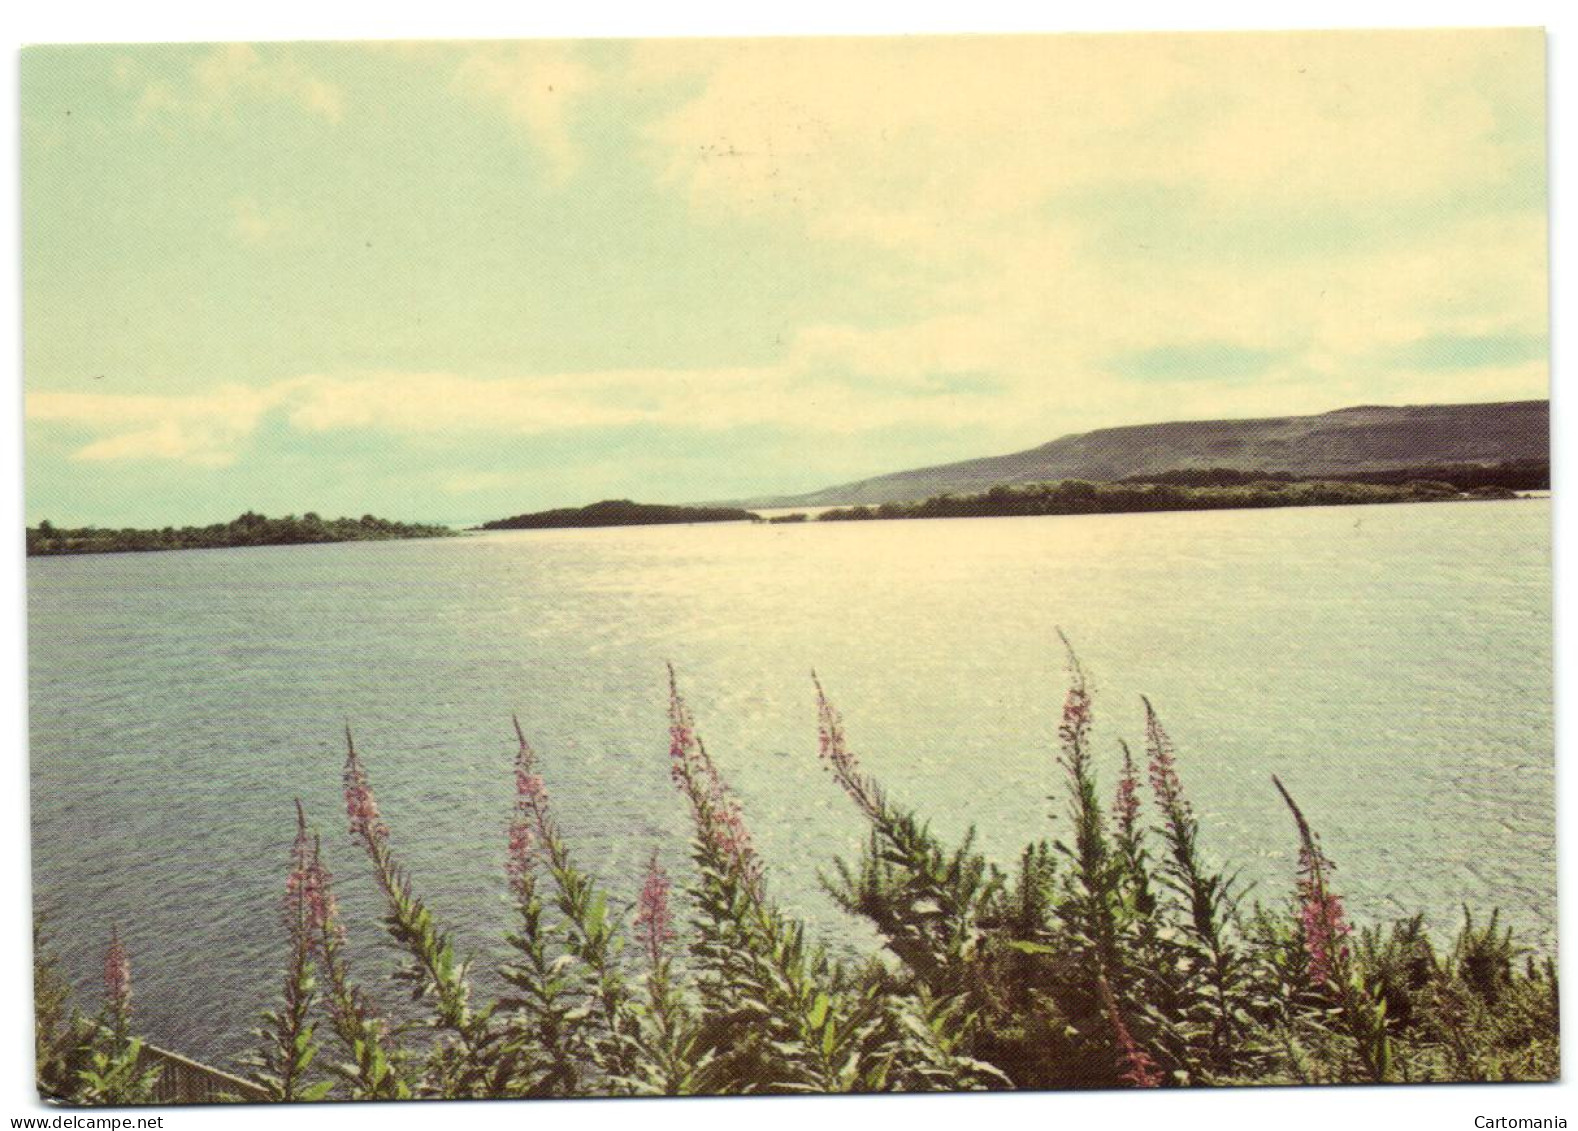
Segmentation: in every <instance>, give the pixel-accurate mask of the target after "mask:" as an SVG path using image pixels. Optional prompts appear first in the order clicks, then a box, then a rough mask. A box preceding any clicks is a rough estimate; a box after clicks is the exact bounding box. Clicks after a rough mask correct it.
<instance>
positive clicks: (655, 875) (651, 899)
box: [636, 849, 676, 967]
mask: <svg viewBox="0 0 1578 1131" xmlns="http://www.w3.org/2000/svg"><path fill="white" fill-rule="evenodd" d="M669 886H670V885H669V879H668V874H667V873H666V872H664V871H663V869H662V867H660V866H659V864H658V854H657V850H656V849H654V850H653V852H652V858H651V859H650V860H649V861H647V876H646V882H645V883H644V884H642V885H641V899H640V902H639V903H638V904H637V910H636V939H637V941H638V942H640V944H641V946H642V948H643V949H644V950H645V951H646V952H647V958H648V960H649V961H650V962H651V963H652V965H653V966H654V967H657V966H659V965H660V964H661V963H662V961H663V950H664V947H666V946H667V945H668V944H669V943H671V942H673V941H674V939H675V938H676V936H675V934H674V929H673V920H672V918H671V916H670V914H669V907H668V893H669Z"/></svg>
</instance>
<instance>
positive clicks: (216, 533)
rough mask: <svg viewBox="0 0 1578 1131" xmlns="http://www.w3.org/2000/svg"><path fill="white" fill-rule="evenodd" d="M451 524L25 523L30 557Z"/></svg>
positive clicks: (436, 534) (388, 534)
mask: <svg viewBox="0 0 1578 1131" xmlns="http://www.w3.org/2000/svg"><path fill="white" fill-rule="evenodd" d="M457 535H458V532H457V531H455V530H452V529H450V528H449V527H447V526H434V525H429V524H424V523H410V522H391V521H390V520H389V519H386V518H375V517H374V516H373V515H370V514H364V515H362V517H361V518H330V519H325V518H322V517H320V516H319V515H317V514H315V513H313V512H312V511H308V512H307V513H306V514H304V515H302V516H301V517H300V518H297V517H296V516H295V515H293V514H289V515H286V516H285V517H284V518H268V517H266V516H264V515H261V514H256V513H254V512H252V511H247V512H246V513H245V514H243V515H241V516H239V517H238V518H235V519H232V520H231V521H230V522H216V523H214V524H213V525H211V526H183V527H180V528H176V527H173V526H166V527H165V528H164V529H162V530H141V529H136V528H131V527H128V528H126V529H123V530H113V529H101V528H99V527H96V526H83V527H76V528H67V527H56V526H55V525H53V524H52V523H50V522H49V521H47V520H46V521H43V522H40V523H39V524H38V525H37V526H30V527H28V528H27V556H28V557H30V558H31V557H51V556H57V555H62V554H119V553H143V552H154V551H164V550H212V549H233V548H236V547H242V546H300V545H308V544H313V543H319V542H385V541H390V540H393V539H399V538H452V537H456V536H457Z"/></svg>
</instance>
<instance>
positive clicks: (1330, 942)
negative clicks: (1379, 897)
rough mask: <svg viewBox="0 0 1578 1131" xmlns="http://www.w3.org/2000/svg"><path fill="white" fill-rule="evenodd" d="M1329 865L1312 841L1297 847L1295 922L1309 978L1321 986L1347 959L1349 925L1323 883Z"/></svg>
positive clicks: (1337, 898) (1324, 882)
mask: <svg viewBox="0 0 1578 1131" xmlns="http://www.w3.org/2000/svg"><path fill="white" fill-rule="evenodd" d="M1332 868H1333V865H1332V863H1331V861H1329V860H1327V859H1326V858H1325V857H1324V856H1323V855H1322V854H1321V851H1320V846H1319V845H1317V844H1314V843H1313V842H1312V843H1310V844H1308V845H1306V846H1304V847H1303V848H1301V849H1299V878H1298V897H1299V925H1300V926H1301V927H1302V928H1303V934H1304V952H1305V955H1306V957H1307V959H1308V967H1307V968H1308V972H1309V979H1310V981H1311V982H1312V983H1313V984H1315V985H1317V986H1324V985H1325V984H1326V983H1327V982H1328V981H1330V980H1331V978H1332V974H1333V972H1334V970H1335V969H1336V968H1337V967H1338V966H1340V965H1342V964H1345V963H1346V962H1347V960H1348V943H1347V938H1348V936H1349V935H1350V934H1351V933H1352V931H1353V928H1352V927H1350V926H1349V925H1348V915H1347V912H1346V911H1344V909H1343V906H1342V900H1341V898H1339V897H1338V895H1337V894H1336V893H1335V892H1333V891H1332V890H1331V889H1330V888H1329V887H1327V878H1328V876H1329V874H1330V872H1331V871H1332Z"/></svg>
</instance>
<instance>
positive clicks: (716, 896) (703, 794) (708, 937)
mask: <svg viewBox="0 0 1578 1131" xmlns="http://www.w3.org/2000/svg"><path fill="white" fill-rule="evenodd" d="M668 674H669V772H670V776H671V777H672V779H673V782H674V785H675V787H676V788H677V789H678V790H679V791H680V792H681V793H682V794H683V795H684V796H685V798H686V800H687V801H688V802H689V803H690V810H691V818H692V820H693V822H694V825H695V830H696V836H695V839H694V840H693V842H692V845H693V855H694V859H695V862H696V869H697V873H698V875H699V882H698V883H697V885H696V886H695V888H693V889H692V895H693V897H694V900H695V903H696V907H697V910H698V912H699V915H698V920H697V932H696V939H695V942H694V943H693V945H692V948H691V949H692V953H693V954H694V955H695V957H696V960H697V967H698V970H699V972H700V975H701V976H700V984H699V989H700V992H701V996H702V1001H703V1006H704V1012H705V1016H704V1017H703V1019H702V1025H703V1026H704V1027H706V1028H708V1030H709V1033H710V1041H711V1043H710V1045H709V1046H708V1048H707V1049H705V1050H704V1051H706V1052H709V1053H712V1054H714V1055H716V1056H717V1057H718V1059H719V1061H720V1062H723V1063H722V1064H721V1065H720V1071H723V1072H724V1073H725V1074H726V1075H728V1076H730V1077H733V1078H737V1079H745V1080H754V1081H755V1087H756V1088H757V1089H764V1090H775V1091H806V1090H809V1091H848V1090H850V1089H851V1088H854V1087H857V1086H859V1076H858V1073H852V1072H849V1071H847V1069H848V1067H849V1061H850V1058H851V1056H852V1055H853V1054H854V1049H853V1047H852V1044H851V1041H852V1038H853V1037H854V1036H855V1032H856V1029H855V1027H854V1026H852V1024H851V1023H852V1017H851V1015H849V1014H848V1013H846V1010H845V1008H844V1007H843V1003H842V1001H841V999H840V997H839V995H837V994H836V993H834V992H833V989H832V987H831V986H830V985H829V984H828V982H829V979H830V978H831V975H832V967H831V963H830V962H829V960H828V959H827V957H826V955H825V953H824V952H822V951H821V950H820V948H814V947H811V946H809V945H808V944H807V942H806V939H805V928H804V925H803V924H800V923H798V922H794V921H792V920H790V919H789V918H788V917H786V916H784V915H783V914H782V913H781V912H780V911H779V910H778V909H777V908H776V907H775V906H773V905H772V904H771V903H770V902H769V901H768V900H767V896H766V890H765V884H764V882H763V876H762V866H761V861H760V859H759V858H758V857H757V855H756V851H755V848H754V847H753V845H752V843H751V837H750V833H749V831H748V830H747V828H746V826H745V820H744V815H743V813H742V811H741V809H740V805H739V802H738V801H737V800H736V799H735V797H734V795H733V793H732V792H731V791H730V789H729V787H728V785H727V783H726V782H725V781H724V780H723V776H722V775H721V774H720V773H719V772H718V768H717V766H716V765H715V764H714V762H713V761H712V758H711V756H710V755H709V754H708V753H707V748H706V746H705V745H704V744H703V743H702V740H701V737H700V735H698V734H697V733H696V723H695V719H694V717H693V716H692V715H691V712H690V708H689V707H688V706H687V705H686V703H685V700H684V698H683V697H682V696H681V695H680V693H679V680H678V677H677V676H676V675H675V672H674V668H673V666H672V665H670V666H669V670H668Z"/></svg>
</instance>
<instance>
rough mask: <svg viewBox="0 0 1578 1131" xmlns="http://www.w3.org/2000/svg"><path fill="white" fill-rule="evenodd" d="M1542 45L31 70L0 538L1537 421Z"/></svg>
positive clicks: (77, 54) (1457, 40) (966, 45)
mask: <svg viewBox="0 0 1578 1131" xmlns="http://www.w3.org/2000/svg"><path fill="white" fill-rule="evenodd" d="M1544 52H1545V42H1544V38H1543V36H1542V35H1541V34H1540V33H1539V32H1537V31H1467V32H1463V31H1459V32H1421V31H1406V32H1350V33H1274V34H1248V33H1240V34H1187V35H1185V34H1168V35H1150V36H1146V35H1133V34H1127V35H1058V36H1011V37H1003V36H979V37H965V38H960V37H908V38H888V39H859V38H844V39H742V40H711V41H708V40H688V41H686V40H651V41H616V40H596V41H570V40H561V41H531V42H507V41H505V42H433V43H362V44H321V43H319V44H310V43H283V44H280V43H274V44H255V45H250V46H249V45H181V46H142V45H139V46H99V47H35V48H30V49H28V50H26V51H25V52H24V54H23V56H22V62H21V79H22V94H21V99H22V114H21V135H22V169H21V180H22V217H23V335H24V338H23V343H24V345H23V357H24V378H25V405H24V425H25V450H26V492H27V500H26V509H27V518H28V520H29V521H30V522H37V521H38V520H40V519H44V518H48V519H50V520H51V521H53V522H55V523H56V524H57V525H76V524H86V523H96V524H98V525H104V526H122V525H151V526H163V525H166V524H175V525H181V524H185V523H206V522H214V521H223V520H227V519H229V518H231V517H234V516H235V515H236V514H238V513H240V512H241V511H242V510H245V509H249V508H250V509H254V510H259V511H262V512H264V513H268V514H284V513H297V514H300V513H303V512H306V511H317V512H319V513H322V514H325V515H339V514H352V515H360V514H363V513H369V512H370V513H374V514H379V515H384V516H387V517H392V518H404V519H413V520H438V521H453V522H470V521H476V520H482V519H488V518H496V517H501V516H504V515H509V514H516V513H520V512H522V511H527V510H535V509H542V508H545V507H551V506H563V505H577V504H582V503H589V502H593V501H595V500H598V499H603V498H611V497H629V498H636V499H640V500H643V501H652V502H684V501H702V500H717V499H727V498H738V497H745V496H750V495H758V494H767V493H785V492H793V491H799V490H810V489H814V488H818V487H823V486H827V485H829V484H832V483H837V482H841V481H845V480H850V479H858V478H863V477H866V476H869V475H874V474H881V473H883V472H889V471H896V470H902V469H905V468H909V467H916V466H923V465H927V464H934V463H941V462H946V461H949V460H955V459H967V458H972V457H976V456H983V455H994V454H1000V453H1003V452H1008V451H1014V450H1017V449H1021V448H1025V447H1030V446H1033V445H1035V444H1039V443H1043V442H1045V441H1047V440H1050V439H1053V438H1055V437H1057V436H1061V435H1065V434H1068V433H1071V432H1080V431H1085V430H1088V429H1091V428H1097V427H1105V426H1110V425H1117V424H1131V423H1144V422H1148V421H1157V420H1171V419H1197V418H1213V417H1244V416H1261V415H1281V414H1291V413H1306V412H1322V411H1328V410H1331V409H1336V408H1341V407H1345V406H1349V405H1354V404H1376V403H1380V404H1410V403H1413V404H1417V403H1438V402H1470V401H1489V400H1511V399H1523V398H1533V397H1543V396H1545V395H1546V393H1547V389H1548V365H1547V353H1548V317H1547V289H1546V238H1547V237H1546V230H1547V229H1546V218H1545V216H1546V175H1545V113H1544V92H1545V75H1544Z"/></svg>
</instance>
